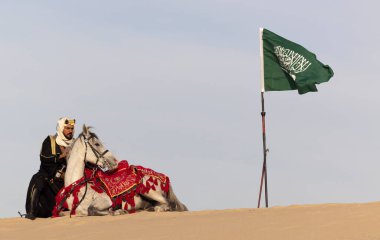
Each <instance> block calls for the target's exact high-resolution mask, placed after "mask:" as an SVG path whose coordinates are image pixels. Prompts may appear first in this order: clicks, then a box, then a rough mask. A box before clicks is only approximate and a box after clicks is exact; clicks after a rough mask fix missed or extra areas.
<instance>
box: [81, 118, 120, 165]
mask: <svg viewBox="0 0 380 240" xmlns="http://www.w3.org/2000/svg"><path fill="white" fill-rule="evenodd" d="M79 138H81V139H80V140H81V141H82V142H83V144H84V145H85V148H86V153H85V161H86V162H89V163H92V164H95V165H97V166H99V167H100V168H101V169H102V170H104V171H108V170H114V169H116V168H117V160H116V158H115V157H114V155H113V154H112V153H111V152H110V151H108V150H107V149H106V148H105V147H104V145H103V143H102V142H101V141H100V140H99V138H98V136H96V134H95V133H93V132H91V131H90V127H86V125H83V132H82V134H80V135H79Z"/></svg>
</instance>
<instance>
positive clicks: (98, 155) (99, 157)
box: [62, 135, 109, 217]
mask: <svg viewBox="0 0 380 240" xmlns="http://www.w3.org/2000/svg"><path fill="white" fill-rule="evenodd" d="M81 137H83V141H84V145H85V146H86V151H85V153H84V159H83V161H84V163H85V164H86V158H87V149H88V147H87V146H90V148H91V150H92V152H93V153H94V155H95V157H96V163H95V167H97V168H100V169H101V170H102V171H107V170H108V166H106V164H107V165H108V163H107V162H106V161H104V155H106V153H108V152H109V151H108V149H107V150H105V151H104V152H102V153H100V152H99V151H98V150H97V149H96V148H95V147H94V146H93V145H92V144H91V143H90V140H91V138H95V136H94V135H91V136H90V137H89V138H86V136H85V135H82V136H81ZM99 160H101V161H102V164H103V167H101V166H99V165H98V162H99ZM84 171H85V169H83V176H84V180H83V182H81V183H80V184H84V183H85V184H86V185H85V190H84V194H83V196H82V198H81V200H80V201H79V202H78V203H77V204H76V205H74V204H73V208H72V209H71V211H70V217H71V214H72V213H73V211H75V209H76V208H77V207H78V206H79V205H80V204H81V203H82V201H83V199H84V198H85V196H86V194H87V182H88V181H90V180H91V179H92V178H93V177H94V175H95V172H96V168H95V169H94V170H93V172H92V176H91V177H89V178H86V174H85V172H84ZM71 192H72V191H71ZM71 192H70V194H71ZM65 201H66V200H65ZM62 204H63V203H62Z"/></svg>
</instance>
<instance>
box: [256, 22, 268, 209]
mask: <svg viewBox="0 0 380 240" xmlns="http://www.w3.org/2000/svg"><path fill="white" fill-rule="evenodd" d="M259 36H260V66H261V67H260V68H261V69H260V70H261V71H260V82H261V126H262V135H263V153H264V160H263V169H262V172H261V181H260V193H259V200H258V203H257V208H260V202H261V193H262V189H263V182H264V183H265V207H268V178H267V176H268V171H267V152H268V149H267V145H266V131H265V114H266V113H265V108H264V91H265V88H264V53H263V37H262V36H263V28H260V34H259Z"/></svg>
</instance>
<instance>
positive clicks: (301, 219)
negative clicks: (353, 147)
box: [0, 202, 380, 240]
mask: <svg viewBox="0 0 380 240" xmlns="http://www.w3.org/2000/svg"><path fill="white" fill-rule="evenodd" d="M0 239H1V240H8V239H41V240H42V239H81V240H97V239H133V240H135V239H136V240H137V239H207V240H210V239H233V240H235V239H236V240H237V239H260V240H264V239H276V240H287V239H289V240H296V239H302V240H311V239H323V240H329V239H334V240H336V239H345V240H348V239H365V240H370V239H380V202H375V203H363V204H321V205H297V206H289V207H273V208H268V209H232V210H217V211H195V212H185V213H152V212H143V213H136V214H131V215H123V216H114V217H112V216H106V217H73V218H70V217H68V216H67V217H61V218H54V219H37V220H34V221H31V220H27V219H22V218H3V219H0Z"/></svg>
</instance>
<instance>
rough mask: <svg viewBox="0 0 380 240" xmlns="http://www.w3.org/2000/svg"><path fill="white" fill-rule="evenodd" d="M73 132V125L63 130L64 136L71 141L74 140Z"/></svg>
mask: <svg viewBox="0 0 380 240" xmlns="http://www.w3.org/2000/svg"><path fill="white" fill-rule="evenodd" d="M73 132H74V126H72V125H67V126H65V127H64V128H63V135H65V137H66V138H67V139H68V140H70V139H72V138H73Z"/></svg>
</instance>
